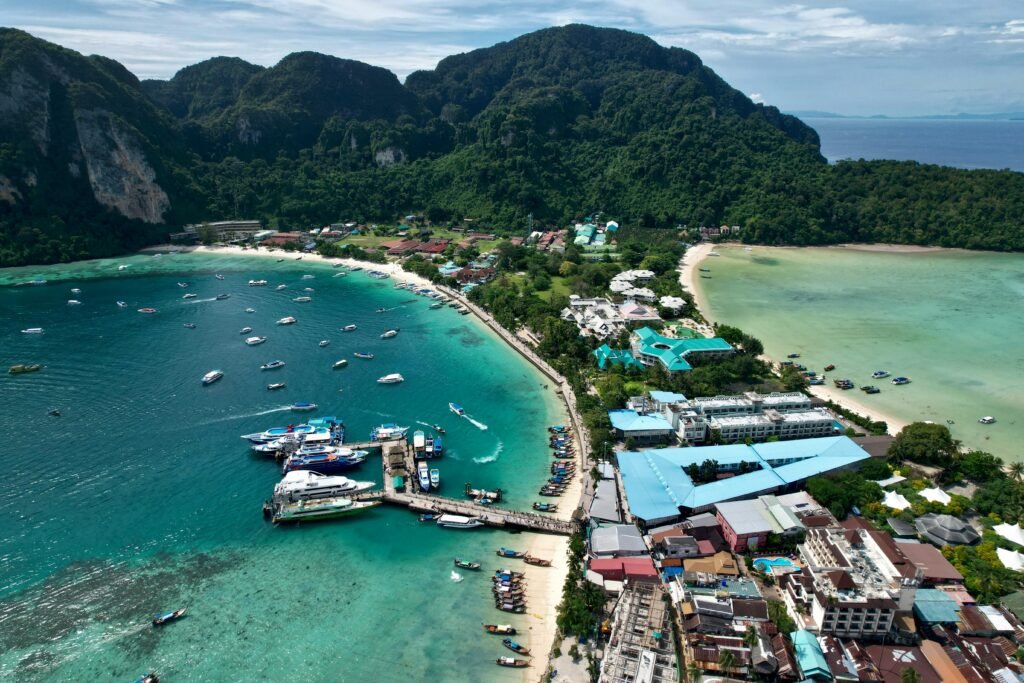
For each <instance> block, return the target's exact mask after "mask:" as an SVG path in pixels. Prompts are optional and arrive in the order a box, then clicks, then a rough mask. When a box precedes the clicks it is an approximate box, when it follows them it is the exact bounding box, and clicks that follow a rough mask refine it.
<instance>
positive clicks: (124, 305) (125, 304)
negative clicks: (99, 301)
mask: <svg viewBox="0 0 1024 683" xmlns="http://www.w3.org/2000/svg"><path fill="white" fill-rule="evenodd" d="M114 303H116V304H117V307H118V308H128V302H127V301H115V302H114Z"/></svg>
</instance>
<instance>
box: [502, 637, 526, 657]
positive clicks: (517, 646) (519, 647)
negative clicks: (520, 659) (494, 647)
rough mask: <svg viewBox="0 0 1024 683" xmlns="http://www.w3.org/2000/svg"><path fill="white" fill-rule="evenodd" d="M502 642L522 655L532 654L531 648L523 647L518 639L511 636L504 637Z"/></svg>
mask: <svg viewBox="0 0 1024 683" xmlns="http://www.w3.org/2000/svg"><path fill="white" fill-rule="evenodd" d="M501 644H502V645H504V646H505V647H507V648H508V649H510V650H512V652H517V653H519V654H521V655H529V654H530V649H529V648H525V647H523V646H522V645H520V644H519V643H517V642H516V641H514V640H512V639H511V638H503V639H502V641H501Z"/></svg>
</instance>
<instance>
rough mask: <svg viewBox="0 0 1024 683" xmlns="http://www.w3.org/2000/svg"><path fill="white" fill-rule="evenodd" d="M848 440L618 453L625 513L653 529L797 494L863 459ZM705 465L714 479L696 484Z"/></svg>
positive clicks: (844, 438)
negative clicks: (733, 504) (722, 506)
mask: <svg viewBox="0 0 1024 683" xmlns="http://www.w3.org/2000/svg"><path fill="white" fill-rule="evenodd" d="M869 457H870V456H869V455H868V454H867V453H865V452H864V451H863V450H862V449H861V448H860V447H859V446H857V445H856V444H855V443H854V442H853V441H852V440H850V439H849V438H847V437H845V436H832V437H824V438H819V439H803V440H799V441H779V442H772V443H764V444H754V445H752V446H745V445H738V444H737V445H730V446H704V447H699V448H661V449H654V450H647V451H637V452H631V451H622V452H620V453H619V454H618V461H619V470H620V473H621V476H622V484H623V488H624V490H625V492H626V498H627V501H628V508H629V510H630V511H631V512H632V513H633V515H634V516H636V517H637V519H638V520H639V521H640V522H641V523H642V524H644V525H646V526H658V525H661V524H667V523H670V522H673V521H676V520H679V519H681V518H682V517H685V516H687V515H690V514H692V513H694V512H702V511H705V510H711V509H712V508H713V507H715V506H716V505H717V504H719V503H723V502H726V501H731V500H742V499H744V498H753V497H757V496H759V495H764V494H768V493H776V492H782V491H785V490H787V489H796V488H797V487H798V486H799V485H800V484H802V483H803V482H804V481H805V480H807V479H808V478H810V477H813V476H816V475H819V474H825V473H827V472H834V471H837V470H841V469H846V468H849V467H853V466H855V465H856V464H857V463H859V462H861V461H863V460H866V459H868V458H869ZM706 460H713V461H715V462H716V463H717V472H716V474H715V477H716V480H715V481H711V482H708V483H699V482H698V481H696V480H695V479H694V478H693V477H692V476H691V473H692V472H693V471H694V469H695V468H699V467H700V465H701V463H703V462H705V461H706Z"/></svg>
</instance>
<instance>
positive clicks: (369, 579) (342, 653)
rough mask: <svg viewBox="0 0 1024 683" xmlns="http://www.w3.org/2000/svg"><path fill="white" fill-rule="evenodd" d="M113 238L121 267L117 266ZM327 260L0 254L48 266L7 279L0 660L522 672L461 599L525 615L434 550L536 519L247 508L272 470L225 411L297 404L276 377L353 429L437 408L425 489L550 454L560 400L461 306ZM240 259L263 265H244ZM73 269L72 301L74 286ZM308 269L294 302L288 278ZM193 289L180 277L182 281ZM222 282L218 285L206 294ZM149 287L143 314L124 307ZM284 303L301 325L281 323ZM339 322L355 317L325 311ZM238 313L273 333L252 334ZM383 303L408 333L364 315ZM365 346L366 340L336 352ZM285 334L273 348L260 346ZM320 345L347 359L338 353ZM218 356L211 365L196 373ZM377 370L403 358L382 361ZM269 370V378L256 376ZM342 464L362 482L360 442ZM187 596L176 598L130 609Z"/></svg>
mask: <svg viewBox="0 0 1024 683" xmlns="http://www.w3.org/2000/svg"><path fill="white" fill-rule="evenodd" d="M117 263H129V264H131V267H130V268H129V269H128V270H127V271H125V272H123V273H118V272H117V270H116V264H117ZM214 272H221V273H224V274H225V276H226V279H225V280H224V281H222V282H221V281H217V280H215V279H214V278H213V276H212V273H214ZM335 272H336V271H334V270H332V269H331V268H329V267H327V266H325V265H314V264H303V263H296V262H293V261H289V262H286V263H282V264H277V263H274V262H273V261H270V260H267V259H258V260H255V259H251V258H240V257H222V256H216V257H214V256H209V255H205V256H200V255H177V256H165V257H163V258H162V259H151V258H150V257H142V256H138V257H132V258H130V259H120V260H118V261H116V262H114V261H106V262H89V263H83V264H75V265H71V266H59V267H54V268H49V269H47V268H33V269H16V270H14V269H12V270H8V271H3V272H2V273H0V277H2V278H5V281H6V282H8V283H9V282H12V281H24V280H26V279H30V278H31V277H32V276H35V275H42V276H43V277H45V278H46V279H48V280H49V281H50V284H48V285H45V286H38V287H3V288H0V320H2V321H3V325H2V328H0V356H2V360H3V362H4V363H6V364H13V363H19V362H39V363H44V364H45V366H46V367H45V369H44V370H43V371H42V372H39V373H36V374H32V375H23V376H9V375H7V374H6V373H5V374H4V375H3V376H2V377H0V385H2V389H0V415H3V420H4V424H5V425H6V427H7V429H6V430H5V432H6V436H5V444H4V448H3V449H0V472H2V474H3V476H2V477H0V679H3V680H30V681H34V680H47V681H48V680H53V681H57V680H72V679H74V680H111V681H115V680H134V677H135V676H136V675H138V674H139V673H140V672H142V671H146V670H156V671H157V672H158V673H159V674H160V675H161V677H162V678H164V679H165V680H169V681H173V680H192V681H223V680H300V679H301V680H310V681H319V680H325V681H327V680H330V681H334V680H352V681H360V680H371V679H372V680H378V681H392V680H393V681H398V680H445V681H478V680H518V679H519V674H518V673H517V672H512V671H510V670H502V669H498V668H497V667H495V666H494V663H493V660H494V659H495V658H496V657H497V656H500V655H501V654H502V651H503V650H504V649H503V648H502V647H501V643H500V639H498V638H494V637H489V638H484V637H483V636H484V634H483V632H482V630H481V628H480V623H481V622H484V621H488V622H493V621H500V622H501V623H513V624H515V625H516V626H517V627H519V628H520V629H521V630H522V631H524V632H525V635H523V636H521V637H520V638H519V640H520V642H523V643H524V644H526V645H528V646H530V645H532V643H531V634H530V629H531V628H532V627H534V626H537V625H538V624H539V623H540V622H539V621H538V617H536V616H533V615H530V614H527V615H522V616H510V615H504V614H503V613H499V612H497V611H496V610H495V609H494V608H493V606H492V604H491V596H490V590H489V581H488V580H487V577H486V574H485V573H484V572H480V573H477V574H471V573H465V574H466V575H465V579H464V580H463V581H462V582H460V583H456V582H454V581H452V578H451V574H452V570H453V567H452V564H451V559H452V557H454V556H461V557H465V558H468V559H475V560H479V561H481V562H483V564H484V567H485V569H494V568H497V567H499V566H501V565H502V562H501V561H500V560H499V558H497V557H495V556H494V549H495V548H497V547H498V546H502V545H504V546H506V547H513V548H522V547H525V545H526V544H527V543H528V542H529V540H530V535H529V534H521V535H515V534H511V533H508V532H501V531H496V530H488V529H481V530H475V531H471V532H458V531H445V530H441V529H438V528H437V527H436V526H434V525H430V524H421V523H420V522H419V521H418V520H417V518H416V516H415V515H413V514H412V513H409V512H407V511H404V510H400V509H393V508H389V507H386V506H381V507H378V508H376V509H374V510H371V511H370V512H368V513H366V514H364V515H361V516H359V517H354V518H349V519H346V520H341V521H336V522H323V523H319V524H306V525H301V526H297V527H280V528H274V527H272V526H270V525H269V524H267V523H266V522H265V521H264V520H263V518H262V516H261V514H260V505H261V503H262V501H263V500H264V499H265V498H267V497H269V495H270V493H271V490H272V488H273V485H274V483H275V482H276V481H277V480H278V478H279V470H278V469H277V467H276V465H275V463H274V462H273V461H272V460H268V459H262V458H260V457H256V456H253V455H251V454H250V453H249V452H248V448H247V445H246V444H245V442H243V441H241V440H240V439H239V438H238V436H239V435H240V434H245V433H249V432H253V431H258V430H262V429H264V428H267V427H271V426H278V425H283V424H287V423H289V422H295V421H298V419H299V418H298V416H297V415H296V414H295V413H291V412H289V411H287V409H286V408H285V406H286V405H287V404H290V403H292V402H294V401H315V402H317V403H318V404H320V406H321V411H320V412H321V413H323V414H332V415H337V416H339V417H341V418H343V419H344V421H345V423H346V425H347V427H348V430H349V439H350V440H363V439H365V438H366V436H367V434H368V432H369V430H370V429H371V427H373V426H374V425H376V424H380V423H381V422H386V421H395V422H398V423H400V424H410V425H413V426H417V425H416V421H417V420H421V421H423V422H427V423H435V422H436V423H440V424H442V425H444V426H445V427H446V429H447V432H448V433H447V438H446V445H447V449H448V450H447V454H446V456H445V457H444V458H443V459H442V460H440V461H439V462H438V466H439V468H440V469H441V474H442V487H443V488H442V492H444V493H447V494H449V495H454V496H459V495H460V494H461V490H462V487H463V485H464V483H465V482H467V481H471V482H472V483H473V484H474V485H475V486H482V487H486V488H489V489H490V488H496V487H501V488H502V489H504V490H505V491H507V492H508V500H509V504H512V505H516V506H528V504H529V503H530V502H531V501H532V500H535V499H536V489H537V488H538V486H539V484H540V482H541V481H543V480H544V479H545V478H546V476H547V475H546V468H547V465H548V460H549V457H548V455H547V448H546V432H545V429H544V427H545V425H547V424H552V423H558V422H563V421H564V420H565V415H564V412H563V410H562V408H561V407H560V404H559V403H558V402H557V401H556V398H555V396H554V395H553V394H552V393H551V390H550V389H548V390H545V389H544V387H543V385H544V384H546V382H545V379H544V378H543V376H541V375H540V374H539V373H538V372H537V371H536V370H534V369H533V368H532V367H531V366H530V365H529V364H527V363H526V362H525V361H524V360H522V359H521V358H520V357H519V356H517V355H516V354H514V353H513V352H512V351H510V350H509V349H507V347H505V346H504V345H503V344H502V343H501V342H500V340H499V339H498V338H497V337H496V336H495V335H494V334H493V333H491V332H489V331H488V330H486V329H485V328H484V327H483V326H482V325H480V324H479V323H478V322H477V321H475V320H473V319H471V318H470V317H469V316H459V315H458V314H456V313H455V312H454V311H453V310H452V309H449V308H445V309H441V310H429V309H428V308H427V307H428V303H429V300H427V299H424V298H422V297H415V296H413V295H411V294H409V293H407V292H402V291H396V290H394V289H393V285H394V280H383V281H375V280H371V279H369V278H367V277H366V276H365V274H364V273H353V274H350V275H349V276H348V277H342V278H334V277H332V276H333V275H334V273H335ZM147 273H148V274H147ZM304 273H310V274H314V275H315V276H316V277H315V279H313V280H301V279H300V278H301V276H302V274H304ZM251 278H256V279H260V278H263V279H267V280H270V282H271V286H269V287H263V288H250V287H248V286H246V282H247V281H248V280H249V279H251ZM178 281H187V282H189V283H190V285H191V286H190V287H189V288H188V289H181V288H179V287H177V286H176V285H175V283H176V282H178ZM278 283H285V284H287V285H288V286H289V288H288V289H287V290H284V291H275V289H274V285H276V284H278ZM76 286H77V287H80V288H81V289H82V293H81V294H79V295H74V296H75V298H77V299H80V300H81V301H82V305H81V306H76V307H69V306H67V305H66V303H65V301H66V299H68V298H70V297H71V296H72V295H71V294H70V293H69V288H71V287H76ZM306 286H309V287H313V288H315V290H316V291H315V292H313V293H312V294H310V296H312V297H313V302H312V303H306V304H300V303H294V302H293V301H292V298H294V297H296V296H299V294H300V290H301V289H302V288H303V287H306ZM186 292H193V293H196V294H198V295H199V297H198V298H197V299H195V300H193V301H194V303H189V302H186V301H183V300H182V299H181V296H182V295H183V294H184V293H186ZM221 292H228V293H230V294H231V298H230V299H228V300H226V301H213V300H211V299H212V298H213V297H214V296H216V295H217V294H219V293H221ZM119 299H120V300H125V301H127V302H128V304H129V307H128V308H127V309H119V308H117V307H116V306H115V303H114V302H115V301H116V300H119ZM143 306H151V307H154V308H156V309H158V313H157V314H155V315H151V316H146V315H140V314H139V313H137V312H136V309H137V308H140V307H143ZM246 307H252V308H255V309H256V313H253V314H246V313H245V312H244V309H245V308H246ZM378 307H386V308H389V309H391V310H389V311H388V312H387V313H384V314H378V313H375V309H377V308H378ZM285 315H294V316H295V317H297V318H298V320H299V322H298V324H296V325H292V326H288V327H281V326H277V325H275V324H274V321H276V320H277V319H278V318H281V317H283V316H285ZM186 322H191V323H195V325H196V329H186V328H184V327H183V324H184V323H186ZM349 323H355V324H357V325H358V326H359V330H358V331H357V332H353V333H347V334H346V333H342V332H340V331H338V328H340V327H342V326H343V325H346V324H349ZM243 326H251V327H253V328H254V334H263V335H266V336H267V337H268V338H269V340H268V341H267V343H265V344H263V345H261V346H257V347H247V346H245V345H244V343H243V342H242V339H243V336H242V335H240V334H239V330H240V329H241V328H242V327H243ZM25 327H43V328H45V330H46V331H45V334H42V335H24V334H21V333H20V332H19V330H21V329H22V328H25ZM388 327H399V328H401V333H400V334H399V335H398V336H397V337H395V338H394V339H390V340H380V339H379V338H378V336H379V334H380V332H381V331H383V330H384V329H385V328H388ZM320 339H330V340H331V341H332V343H331V345H330V346H328V347H326V348H319V347H318V344H317V342H318V341H319V340H320ZM358 350H367V351H372V352H373V353H374V354H375V355H376V357H375V359H374V360H372V361H363V360H360V359H356V358H353V357H352V353H353V352H354V351H358ZM278 358H279V359H281V360H284V361H285V362H286V363H287V365H286V366H285V367H284V368H282V369H279V370H275V371H271V372H261V371H260V370H259V366H260V365H261V364H262V363H265V362H268V361H270V360H273V359H278ZM339 358H348V359H349V365H348V367H347V368H345V369H342V370H331V364H332V363H333V361H335V360H337V359H339ZM214 368H219V369H221V370H223V371H224V372H225V377H224V379H222V380H221V381H220V382H218V383H216V384H214V385H212V386H209V387H203V386H201V384H200V381H199V380H200V378H201V377H202V375H203V374H204V373H205V372H207V371H208V370H211V369H214ZM390 372H401V373H402V374H403V375H404V376H405V379H406V381H405V383H404V384H401V385H393V386H382V385H378V384H376V382H375V380H376V378H377V377H379V376H381V375H384V374H387V373H390ZM271 381H276V382H280V381H284V382H287V384H288V386H287V388H286V389H284V390H282V391H279V392H267V391H266V390H265V388H264V387H265V384H267V383H268V382H271ZM448 401H456V402H459V403H461V404H462V405H463V406H464V407H465V408H466V410H467V411H468V413H469V414H470V415H471V416H472V417H473V418H474V419H475V420H477V421H478V422H480V423H481V424H483V425H486V426H487V427H488V429H486V430H482V429H479V428H478V427H477V426H474V424H472V423H471V422H469V421H467V420H465V419H461V418H457V417H456V416H455V415H453V414H451V413H450V412H449V411H448V407H447V404H448ZM51 408H59V409H60V410H61V411H62V416H61V417H59V418H55V417H48V416H47V411H48V410H49V409H51ZM350 476H353V477H354V478H357V479H370V478H372V479H374V480H376V481H380V478H381V474H380V465H379V460H378V459H377V458H376V457H373V458H370V459H369V460H368V461H367V463H366V464H364V465H363V466H362V467H361V468H359V469H356V470H354V471H353V473H352V474H351V475H350ZM186 604H187V605H189V607H190V613H189V615H188V616H186V617H185V618H184V619H183V620H181V621H180V622H177V623H175V624H172V625H170V626H168V627H165V628H162V629H153V628H152V627H150V626H148V618H149V616H150V615H151V614H152V613H155V612H158V611H162V610H165V609H172V608H175V607H178V606H180V605H186Z"/></svg>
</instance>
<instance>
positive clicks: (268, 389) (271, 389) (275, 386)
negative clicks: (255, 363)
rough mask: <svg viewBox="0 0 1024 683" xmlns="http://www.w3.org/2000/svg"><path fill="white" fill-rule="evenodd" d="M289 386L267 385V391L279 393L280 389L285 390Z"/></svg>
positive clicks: (279, 384) (281, 384) (280, 384)
mask: <svg viewBox="0 0 1024 683" xmlns="http://www.w3.org/2000/svg"><path fill="white" fill-rule="evenodd" d="M285 386H287V385H286V384H285V383H284V382H275V383H273V384H268V385H267V391H277V390H278V389H284V388H285Z"/></svg>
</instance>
